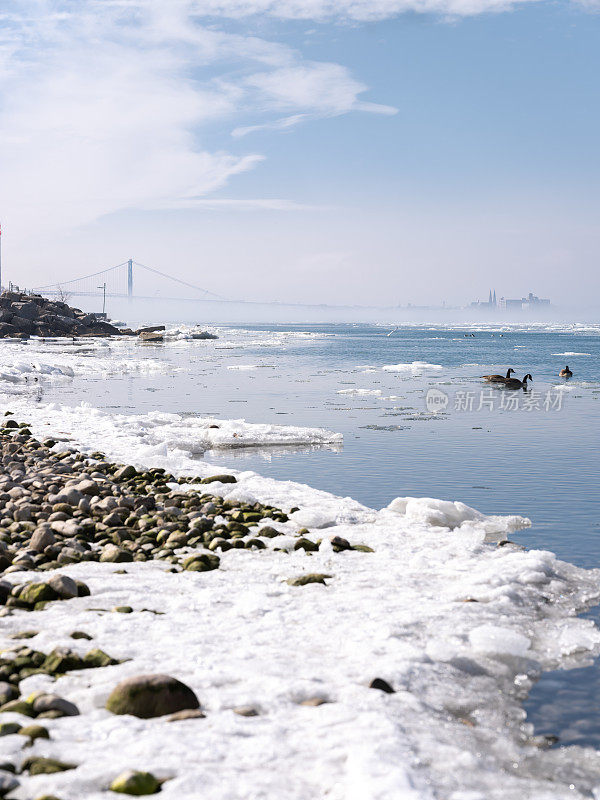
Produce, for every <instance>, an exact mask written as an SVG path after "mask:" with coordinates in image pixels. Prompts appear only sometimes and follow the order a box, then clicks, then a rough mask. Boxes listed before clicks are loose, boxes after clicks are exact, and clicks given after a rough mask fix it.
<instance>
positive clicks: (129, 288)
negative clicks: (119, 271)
mask: <svg viewBox="0 0 600 800" xmlns="http://www.w3.org/2000/svg"><path fill="white" fill-rule="evenodd" d="M127 297H128V298H129V299H130V300H131V298H132V297H133V259H132V258H130V259H129V261H128V262H127Z"/></svg>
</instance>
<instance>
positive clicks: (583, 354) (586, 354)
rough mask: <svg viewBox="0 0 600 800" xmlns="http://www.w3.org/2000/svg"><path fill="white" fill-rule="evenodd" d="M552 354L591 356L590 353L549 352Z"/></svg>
mask: <svg viewBox="0 0 600 800" xmlns="http://www.w3.org/2000/svg"><path fill="white" fill-rule="evenodd" d="M551 355H553V356H591V355H592V354H591V353H571V352H569V353H551Z"/></svg>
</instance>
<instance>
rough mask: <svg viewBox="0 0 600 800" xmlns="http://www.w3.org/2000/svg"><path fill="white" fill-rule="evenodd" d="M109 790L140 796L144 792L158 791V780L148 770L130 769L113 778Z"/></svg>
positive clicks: (153, 792) (152, 792) (154, 792)
mask: <svg viewBox="0 0 600 800" xmlns="http://www.w3.org/2000/svg"><path fill="white" fill-rule="evenodd" d="M110 790H111V791H112V792H119V793H120V794H129V795H135V796H136V797H141V796H142V795H145V794H156V793H157V792H160V782H159V781H158V780H157V779H156V778H155V777H154V775H152V773H150V772H137V771H136V770H133V769H132V770H128V771H127V772H123V773H122V774H121V775H119V776H118V777H117V778H115V779H114V781H113V782H112V783H111V785H110Z"/></svg>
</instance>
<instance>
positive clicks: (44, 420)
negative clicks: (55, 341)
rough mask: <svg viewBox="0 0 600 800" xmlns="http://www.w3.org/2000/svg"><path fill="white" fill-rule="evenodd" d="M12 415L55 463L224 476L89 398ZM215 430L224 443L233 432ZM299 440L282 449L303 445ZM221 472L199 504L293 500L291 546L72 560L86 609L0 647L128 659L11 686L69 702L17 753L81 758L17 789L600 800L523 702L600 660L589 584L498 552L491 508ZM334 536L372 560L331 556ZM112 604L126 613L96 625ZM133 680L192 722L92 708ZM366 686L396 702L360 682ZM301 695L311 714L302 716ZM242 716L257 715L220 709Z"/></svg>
mask: <svg viewBox="0 0 600 800" xmlns="http://www.w3.org/2000/svg"><path fill="white" fill-rule="evenodd" d="M11 403H12V407H11V410H13V411H16V412H18V415H19V417H20V418H22V419H26V420H27V421H28V422H29V423H30V426H31V430H32V432H33V434H34V435H35V436H37V437H38V438H40V439H41V438H44V437H45V436H48V435H50V434H53V435H54V437H55V438H56V439H60V440H61V441H60V442H58V443H57V445H56V446H55V448H54V449H56V450H59V449H63V450H64V449H65V447H66V446H67V445H68V446H70V447H73V448H75V447H76V448H78V449H80V450H83V451H87V452H91V451H94V450H102V451H103V452H104V453H106V455H107V456H108V457H109V458H110V459H112V460H115V461H123V462H127V463H134V464H136V465H138V466H146V467H150V466H162V467H165V468H168V469H169V470H170V471H171V472H172V473H173V474H177V475H190V476H191V475H201V476H204V475H209V474H214V473H215V472H216V471H217V470H215V469H214V468H211V467H210V465H209V464H206V462H204V461H197V460H195V459H194V458H193V454H194V451H193V449H191V448H189V447H182V446H181V445H182V438H181V434H180V432H179V433H178V435H177V436H174V434H173V424H175V427H177V425H178V424H179V423H178V422H177V420H175V421H173V420H171V421H166V422H165V421H164V420H162V422H161V424H160V425H151V426H150V428H151V430H152V432H153V436H155V437H157V438H155V440H154V441H153V442H147V441H144V440H143V437H140V435H139V433H140V431H141V430H142V429H144V426H146V425H150V422H151V420H149V419H148V418H147V417H142V416H141V415H140V416H136V417H131V418H129V424H127V420H126V419H121V418H120V417H119V416H113V415H109V414H105V413H102V412H94V411H91V410H90V409H89V408H86V407H77V408H74V409H71V410H69V409H67V408H64V407H63V408H61V407H58V406H51V405H43V404H39V405H37V406H35V407H33V408H28V409H27V414H26V416H25V415H24V412H25V409H26V406H25V401H24V400H19V399H18V398H13V399H11ZM21 404H22V405H21ZM163 416H165V415H163ZM86 419H87V422H86ZM218 424H219V425H222V426H223V425H224V427H223V428H221V429H220V430H225V431H229V434H230V437H231V439H232V440H233V439H234V438H235V437H233V433H235V431H236V429H235V424H236V423H235V422H234V421H232V422H231V423H230V427H227V424H225V423H224V422H223V421H222V420H219V421H218ZM228 424H229V423H228ZM245 430H246V432H247V433H248V435H250V430H251V429H250V428H247V429H245ZM293 430H294V433H292V432H291V431H290V436H295V437H296V438H297V437H298V436H300V435H303V436H304V437H305V440H306V439H307V438H308V437H310V436H314V432H310V431H306V430H305V431H304V433H303V434H300V433H299V429H293ZM196 432H197V431H196ZM188 434H189V431H188ZM186 441H187V440H186ZM218 471H219V472H222V469H219V470H218ZM236 477H237V483H236V484H224V483H223V484H211V486H210V491H211V493H213V494H219V495H221V496H224V497H226V498H228V499H230V500H236V501H244V502H252V501H255V500H256V501H260V502H263V503H271V504H273V505H277V506H278V507H280V508H283V510H285V511H289V510H290V509H291V508H293V507H299V509H300V510H299V511H295V512H293V513H291V514H290V519H289V521H288V522H284V523H277V527H278V528H279V529H280V530H281V531H282V532H283V533H284V534H285V535H284V536H280V537H277V538H276V539H274V540H272V544H271V545H270V546H268V547H267V548H266V549H264V550H258V551H253V550H252V551H251V550H243V549H242V550H238V549H232V550H228V551H227V552H223V553H222V554H221V565H220V568H219V569H217V570H213V571H211V572H206V573H190V572H169V571H168V567H169V566H170V565H168V564H163V563H159V562H148V563H128V564H125V565H115V564H111V563H79V564H73V565H68V566H65V567H63V568H62V569H61V570H60V571H61V573H63V574H67V575H70V576H72V577H74V578H78V579H81V580H83V581H85V582H86V583H87V584H88V586H89V587H90V589H91V591H92V596H91V597H80V598H74V599H72V600H69V601H67V602H56V603H53V604H50V605H49V606H47V607H46V608H45V609H43V610H42V611H34V612H25V611H16V612H15V613H14V614H13V615H11V616H8V617H5V618H4V619H3V621H2V633H1V638H0V643H1V645H2V647H3V648H6V647H8V646H14V641H13V640H11V639H10V636H11V635H13V634H15V633H18V632H19V631H23V630H25V629H27V630H38V631H39V633H38V634H37V635H36V636H35V637H34V638H33V639H32V640H30V642H29V643H30V644H31V646H32V647H35V648H36V649H39V650H43V651H44V652H47V651H49V650H51V649H52V648H53V647H56V646H57V645H65V646H69V647H72V648H74V649H80V650H81V652H82V653H83V652H84V651H85V650H86V649H87V647H80V644H81V643H80V642H78V641H75V642H74V641H73V640H72V639H71V638H70V633H71V632H72V631H74V630H84V631H86V632H87V633H88V634H90V635H91V636H93V644H94V646H98V647H101V648H102V649H103V650H105V651H107V652H108V653H110V654H111V655H112V656H114V657H115V658H120V659H130V660H128V661H126V662H125V663H121V664H119V665H117V666H110V667H104V668H102V669H96V670H84V671H78V672H73V673H70V674H67V675H65V676H64V677H60V678H59V679H58V680H57V681H56V682H51V678H50V677H48V676H41V675H34V676H32V677H30V678H27V679H25V680H24V681H23V682H22V685H21V688H22V690H23V694H27V693H28V692H32V691H35V690H39V689H49V688H50V687H51V689H52V691H55V692H56V693H57V694H59V695H61V696H63V697H65V698H67V699H68V700H71V701H72V702H75V703H76V704H77V706H78V707H79V709H80V710H81V715H80V716H77V717H65V718H61V719H56V720H47V721H45V723H47V727H48V729H49V731H50V735H51V739H50V740H47V741H46V740H37V741H36V742H35V744H34V745H33V747H32V748H29V749H27V750H26V751H24V752H25V753H26V754H27V755H28V756H29V755H32V754H35V755H48V756H53V757H57V758H63V759H66V760H70V761H72V762H74V763H76V764H78V767H77V769H74V770H70V771H68V772H63V773H59V774H55V775H43V776H33V777H29V776H27V775H23V776H19V780H20V781H21V786H20V788H18V789H17V790H15V792H14V793H13V795H12V796H14V797H15V798H19V800H29V799H30V798H34V797H37V796H38V795H40V794H42V793H52V794H55V795H57V796H59V797H61V798H62V799H63V800H75V798H77V799H78V800H79V799H80V798H82V797H85V798H89V800H96V799H98V800H99V798H103V797H107V796H109V795H108V793H107V791H106V788H107V786H108V784H109V783H110V781H111V780H112V779H113V778H114V777H115V776H116V775H117V774H118V773H119V772H121V771H122V770H124V769H128V768H134V769H141V770H148V771H151V772H152V773H153V774H155V775H156V776H158V777H161V778H169V780H167V781H166V782H165V783H164V785H163V788H162V794H163V795H164V796H165V798H190V799H191V798H197V797H203V798H209V800H247V799H248V798H257V799H258V798H261V799H262V798H265V800H267V799H268V800H271V798H278V800H279V799H280V798H283V799H284V800H315V798H327V800H396V798H397V799H398V800H405V799H406V800H409V799H410V800H413V799H416V798H444V799H445V798H447V799H448V800H490V799H491V800H495V799H496V798H497V799H498V800H500V798H502V800H517V798H518V800H523V798H529V799H530V800H544V799H545V798H547V800H551V799H552V800H562V798H565V799H566V798H584V797H592V796H600V756H599V755H598V754H597V753H596V752H595V751H592V750H586V749H582V748H575V747H573V748H568V749H565V750H544V749H542V748H540V741H538V740H536V739H535V738H533V731H532V730H531V728H530V726H528V725H527V724H526V723H525V721H524V714H523V711H522V708H521V705H520V702H521V700H522V698H523V697H524V696H525V694H526V692H527V690H528V688H529V687H530V686H531V683H532V681H533V680H534V679H535V678H536V677H537V676H538V675H539V674H540V671H541V670H544V669H550V668H555V667H561V666H569V665H573V664H577V665H580V664H581V663H582V659H585V658H588V657H590V656H592V655H594V654H596V653H598V652H599V650H600V632H598V630H597V629H596V628H595V626H594V624H593V623H592V622H591V621H589V620H582V619H579V618H577V617H576V614H577V612H578V611H580V610H582V609H583V608H585V607H586V606H588V605H589V604H591V603H593V602H595V601H597V600H598V598H599V597H600V571H598V570H590V571H586V570H582V569H579V568H576V567H574V566H572V565H569V564H566V563H564V562H560V561H558V560H557V559H556V558H555V557H554V556H553V555H552V554H551V553H548V552H545V551H535V550H533V551H529V552H527V551H525V550H523V549H521V548H519V547H517V546H516V545H512V544H504V545H503V546H498V544H497V543H498V542H499V541H503V540H505V538H506V536H507V535H508V534H509V533H510V532H511V531H512V530H515V529H516V528H519V527H523V526H526V525H527V524H528V521H527V520H524V519H523V518H520V517H486V516H484V515H482V514H479V513H478V512H476V511H475V510H474V509H470V508H469V507H468V506H465V505H463V504H461V503H454V502H444V501H438V500H431V499H427V498H399V499H397V500H395V501H394V502H393V503H392V504H390V506H388V507H387V508H385V509H382V510H380V511H377V510H375V509H369V508H366V507H365V506H362V505H361V504H359V503H357V502H356V501H354V500H351V499H349V498H338V497H335V496H333V495H330V494H328V493H325V492H321V491H319V490H316V489H313V488H311V487H308V486H304V485H302V484H296V483H291V482H278V481H275V480H272V479H266V478H262V477H261V476H259V475H257V474H256V473H253V472H237V473H236ZM196 488H197V487H196ZM305 527H306V528H308V529H309V532H308V533H307V534H306V536H309V537H310V538H311V539H312V540H313V541H315V540H319V539H322V543H321V545H320V547H319V549H318V551H315V552H305V551H304V550H294V549H293V547H294V543H295V542H296V541H297V537H298V534H299V531H300V529H302V528H305ZM335 536H339V537H342V538H345V539H347V540H348V541H350V542H352V543H359V544H364V545H367V546H368V547H370V548H372V549H373V551H374V552H372V553H369V552H355V551H353V552H334V549H333V548H332V546H331V543H330V540H331V538H332V537H335ZM276 548H280V549H276ZM119 567H123V568H124V570H125V572H121V571H120V570H118V568H119ZM308 572H310V573H322V574H326V575H330V576H331V578H328V579H327V580H326V585H322V584H310V585H307V586H290V585H288V584H287V583H286V581H287V579H289V578H291V577H294V576H298V575H302V574H305V573H308ZM31 577H32V574H31V573H13V574H12V575H11V576H10V579H11V581H18V580H29V579H31ZM124 604H127V605H130V606H132V608H133V613H130V614H115V613H110V609H111V608H114V607H115V606H119V605H124ZM144 609H145V610H144ZM83 644H86V645H88V644H89V643H87V642H86V643H83ZM147 672H163V673H167V674H171V675H174V676H175V677H177V678H179V679H180V680H182V681H183V682H184V683H186V684H187V685H188V686H190V687H191V688H192V689H193V690H194V691H195V692H196V694H197V695H198V698H199V700H200V702H201V704H202V707H203V709H204V711H205V714H206V717H205V718H204V719H201V718H195V719H189V720H185V721H181V722H168V721H167V720H166V719H165V718H157V719H150V720H141V719H137V718H135V717H128V716H124V717H123V716H120V717H115V716H114V715H112V714H111V713H110V712H108V711H107V710H105V709H104V703H105V701H106V698H107V696H108V694H109V693H110V691H111V690H112V688H113V687H114V686H115V685H116V684H117V683H118V681H119V680H121V678H123V677H126V676H129V675H139V674H143V673H147ZM374 678H381V679H383V680H385V681H386V682H388V683H389V684H390V685H391V687H393V689H394V690H395V691H394V693H393V694H387V693H384V692H381V691H378V690H377V689H373V688H369V684H370V683H371V681H372V680H373V679H374ZM314 698H320V699H321V700H324V701H326V702H324V703H322V704H320V705H303V704H302V702H303V701H305V700H309V699H314ZM240 706H251V707H252V708H253V709H254V710H255V711H256V712H257V713H256V716H252V717H245V716H240V715H239V714H236V713H234V711H233V709H234V708H239V707H240ZM3 717H5V718H6V720H9V719H12V718H13V717H16V715H11V714H9V713H7V714H4V715H3ZM22 746H23V738H22V737H19V736H18V735H9V736H4V737H2V738H0V753H2V757H5V758H8V759H11V760H17V761H18V760H19V758H20V757H22V754H23V750H22Z"/></svg>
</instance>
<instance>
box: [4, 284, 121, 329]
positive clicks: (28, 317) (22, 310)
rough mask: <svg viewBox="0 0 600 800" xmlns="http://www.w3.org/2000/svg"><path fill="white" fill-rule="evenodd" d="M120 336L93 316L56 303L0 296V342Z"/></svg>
mask: <svg viewBox="0 0 600 800" xmlns="http://www.w3.org/2000/svg"><path fill="white" fill-rule="evenodd" d="M119 335H121V331H120V330H119V329H118V328H115V326H114V325H111V324H110V323H108V322H105V321H104V320H101V319H98V318H97V317H96V315H95V314H88V313H86V312H85V311H81V309H79V308H71V306H69V305H67V303H63V302H60V301H58V300H48V299H47V298H46V297H42V296H41V295H36V294H32V295H28V294H21V293H17V292H4V294H3V295H1V296H0V338H16V339H27V338H29V337H30V336H119Z"/></svg>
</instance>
